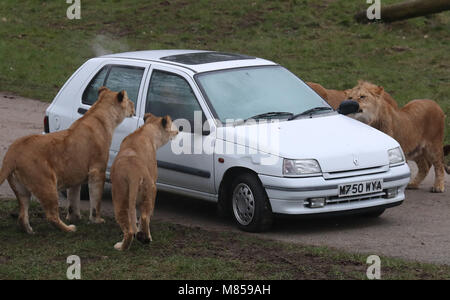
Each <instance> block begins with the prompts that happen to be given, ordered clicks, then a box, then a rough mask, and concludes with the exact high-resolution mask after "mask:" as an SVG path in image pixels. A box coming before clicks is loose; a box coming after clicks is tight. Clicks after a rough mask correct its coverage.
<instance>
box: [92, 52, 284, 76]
mask: <svg viewBox="0 0 450 300" xmlns="http://www.w3.org/2000/svg"><path fill="white" fill-rule="evenodd" d="M101 57H104V58H121V59H137V60H146V61H153V62H159V63H166V64H172V65H177V66H180V67H183V68H186V69H189V70H191V71H193V72H194V73H200V72H209V71H216V70H223V69H230V68H240V67H250V66H264V65H276V64H275V63H274V62H272V61H269V60H266V59H262V58H258V57H253V56H248V55H242V54H236V53H225V52H217V51H206V50H147V51H134V52H123V53H116V54H108V55H104V56H101Z"/></svg>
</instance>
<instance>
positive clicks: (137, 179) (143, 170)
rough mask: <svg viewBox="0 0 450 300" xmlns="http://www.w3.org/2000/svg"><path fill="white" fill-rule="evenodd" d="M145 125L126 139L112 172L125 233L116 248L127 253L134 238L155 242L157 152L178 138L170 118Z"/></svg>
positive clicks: (116, 208)
mask: <svg viewBox="0 0 450 300" xmlns="http://www.w3.org/2000/svg"><path fill="white" fill-rule="evenodd" d="M144 122H145V124H144V125H143V126H142V127H141V128H139V129H137V130H136V131H135V132H134V133H132V134H130V135H129V136H127V137H126V138H125V139H124V140H123V142H122V144H121V145H120V151H119V153H118V154H117V157H116V159H115V160H114V163H113V165H112V168H111V183H112V188H111V192H112V201H113V206H114V215H115V218H116V221H117V223H118V224H119V225H120V227H121V229H122V231H123V235H124V237H123V240H122V241H121V242H118V243H116V244H115V245H114V248H115V249H117V250H119V251H122V250H127V249H128V248H129V247H130V245H131V242H132V241H133V236H134V234H136V238H137V239H138V240H139V241H140V242H142V243H144V244H146V243H149V242H150V241H151V240H152V236H151V234H150V218H151V217H152V215H153V210H154V208H155V198H156V179H157V177H158V168H157V163H156V150H157V149H158V148H160V147H161V146H163V145H165V144H166V143H167V142H168V141H169V140H170V139H172V138H173V137H174V136H176V135H177V134H178V131H177V130H172V119H171V118H170V116H165V117H156V116H154V115H152V114H150V113H147V114H145V116H144ZM136 206H139V209H140V212H141V218H140V225H139V232H138V229H137V228H136V223H137V220H136Z"/></svg>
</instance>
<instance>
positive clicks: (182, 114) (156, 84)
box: [145, 70, 202, 129]
mask: <svg viewBox="0 0 450 300" xmlns="http://www.w3.org/2000/svg"><path fill="white" fill-rule="evenodd" d="M195 111H202V109H201V107H200V104H199V103H198V101H197V98H196V97H195V95H194V92H193V91H192V89H191V86H190V85H189V83H188V82H187V81H186V80H185V79H184V78H183V77H181V76H179V75H176V74H173V73H169V72H165V71H160V70H153V73H152V77H151V81H150V86H149V88H148V93H147V101H146V105H145V112H146V113H148V112H149V113H152V114H154V115H156V116H165V115H169V116H170V117H171V118H172V119H173V120H177V119H186V120H188V121H189V122H190V123H191V129H193V124H194V112H195Z"/></svg>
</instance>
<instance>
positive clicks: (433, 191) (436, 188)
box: [430, 186, 444, 193]
mask: <svg viewBox="0 0 450 300" xmlns="http://www.w3.org/2000/svg"><path fill="white" fill-rule="evenodd" d="M430 192H432V193H443V192H444V188H442V187H435V186H433V187H432V188H431V189H430Z"/></svg>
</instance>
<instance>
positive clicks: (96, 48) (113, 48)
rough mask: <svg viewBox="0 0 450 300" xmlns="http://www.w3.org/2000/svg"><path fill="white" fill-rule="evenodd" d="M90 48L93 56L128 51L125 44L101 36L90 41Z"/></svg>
mask: <svg viewBox="0 0 450 300" xmlns="http://www.w3.org/2000/svg"><path fill="white" fill-rule="evenodd" d="M91 48H92V51H93V52H94V54H95V56H102V55H107V54H111V53H118V52H126V51H129V49H130V47H129V46H128V44H127V43H126V42H122V41H119V40H115V39H113V38H110V37H108V36H106V35H103V34H99V35H97V36H95V38H94V39H93V40H92V43H91Z"/></svg>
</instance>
